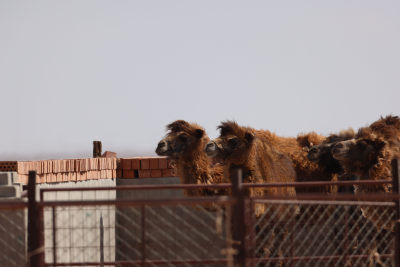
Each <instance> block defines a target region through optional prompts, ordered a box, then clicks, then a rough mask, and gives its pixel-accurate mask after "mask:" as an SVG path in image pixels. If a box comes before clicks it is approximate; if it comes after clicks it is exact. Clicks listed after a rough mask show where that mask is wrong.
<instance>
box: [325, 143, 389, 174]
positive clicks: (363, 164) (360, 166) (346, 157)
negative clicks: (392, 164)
mask: <svg viewBox="0 0 400 267" xmlns="http://www.w3.org/2000/svg"><path fill="white" fill-rule="evenodd" d="M386 145H387V142H386V141H384V140H383V139H381V138H375V139H368V138H359V139H351V140H347V141H343V142H338V143H336V144H335V145H334V147H333V148H332V155H333V157H334V158H335V159H337V160H339V162H340V163H341V164H344V165H350V166H347V167H346V166H345V167H346V169H349V167H350V168H351V169H353V170H354V171H356V172H359V173H362V172H363V171H366V170H367V169H369V168H370V167H371V166H373V165H374V164H376V163H377V162H378V159H379V157H381V155H382V153H383V150H384V148H385V147H386Z"/></svg>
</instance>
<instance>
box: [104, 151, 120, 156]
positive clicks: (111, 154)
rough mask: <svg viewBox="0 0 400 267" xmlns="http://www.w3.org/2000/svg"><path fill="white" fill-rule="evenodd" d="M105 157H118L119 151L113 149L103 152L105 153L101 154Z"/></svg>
mask: <svg viewBox="0 0 400 267" xmlns="http://www.w3.org/2000/svg"><path fill="white" fill-rule="evenodd" d="M101 156H102V157H103V158H116V157H117V153H115V152H112V151H106V152H104V153H103V155H101Z"/></svg>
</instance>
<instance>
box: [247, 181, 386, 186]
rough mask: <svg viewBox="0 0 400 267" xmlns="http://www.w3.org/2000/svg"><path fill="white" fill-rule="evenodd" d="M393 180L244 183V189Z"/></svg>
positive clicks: (378, 183)
mask: <svg viewBox="0 0 400 267" xmlns="http://www.w3.org/2000/svg"><path fill="white" fill-rule="evenodd" d="M391 183H392V180H380V181H375V180H363V181H334V182H326V181H315V182H293V183H257V184H253V183H244V184H243V187H247V188H249V187H255V188H257V187H289V186H290V187H320V186H331V185H339V186H351V185H383V184H391Z"/></svg>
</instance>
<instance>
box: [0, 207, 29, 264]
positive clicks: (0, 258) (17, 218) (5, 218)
mask: <svg viewBox="0 0 400 267" xmlns="http://www.w3.org/2000/svg"><path fill="white" fill-rule="evenodd" d="M3 204H5V203H3ZM25 214H26V209H24V208H18V209H14V210H10V209H2V208H1V207H0V266H10V267H13V266H15V267H20V266H25V265H26V263H27V257H26V246H27V236H26V217H25Z"/></svg>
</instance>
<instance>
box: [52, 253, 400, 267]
mask: <svg viewBox="0 0 400 267" xmlns="http://www.w3.org/2000/svg"><path fill="white" fill-rule="evenodd" d="M370 256H371V255H369V254H365V255H346V256H344V255H332V256H298V257H297V256H294V257H275V258H251V259H248V260H249V261H252V262H277V261H284V262H289V261H317V260H332V259H340V258H343V260H344V259H345V258H346V259H350V260H351V259H354V260H355V259H360V258H369V257H370ZM379 256H380V257H381V258H389V257H392V256H393V255H392V254H380V255H379ZM226 262H227V259H204V260H146V261H144V263H145V264H176V265H178V264H196V263H203V264H213V263H226ZM140 263H143V262H142V261H141V260H134V261H115V262H104V265H106V266H115V265H122V266H130V265H132V266H136V265H137V264H140ZM99 265H100V263H99V262H81V263H72V262H71V263H70V262H63V263H56V264H55V266H99ZM45 266H54V264H53V263H46V264H45Z"/></svg>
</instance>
